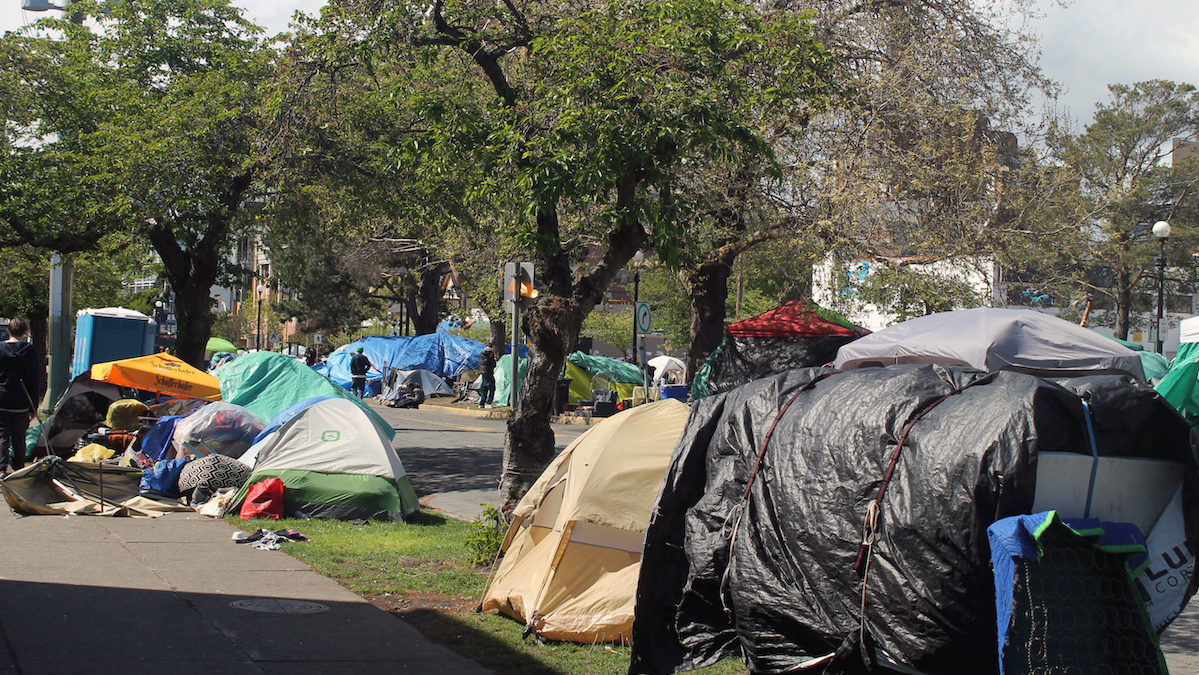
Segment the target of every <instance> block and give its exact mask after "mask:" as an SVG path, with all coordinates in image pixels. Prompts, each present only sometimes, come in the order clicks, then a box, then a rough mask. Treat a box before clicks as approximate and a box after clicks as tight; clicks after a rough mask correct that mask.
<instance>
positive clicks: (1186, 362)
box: [1146, 342, 1199, 429]
mask: <svg viewBox="0 0 1199 675" xmlns="http://www.w3.org/2000/svg"><path fill="white" fill-rule="evenodd" d="M1146 375H1148V373H1146ZM1197 388H1199V343H1195V342H1184V343H1183V344H1181V345H1179V346H1178V353H1177V354H1176V355H1175V356H1174V364H1173V365H1172V366H1170V370H1169V372H1167V373H1166V374H1165V376H1164V377H1162V379H1161V381H1160V382H1158V383H1157V386H1155V387H1154V389H1156V390H1157V393H1159V394H1161V395H1162V398H1164V399H1166V400H1167V401H1169V402H1170V405H1172V406H1174V407H1175V408H1177V409H1178V412H1180V413H1182V416H1183V417H1184V418H1186V421H1187V422H1188V423H1189V424H1190V425H1191V428H1192V429H1199V391H1196V389H1197Z"/></svg>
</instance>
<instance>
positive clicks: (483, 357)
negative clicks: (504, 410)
mask: <svg viewBox="0 0 1199 675" xmlns="http://www.w3.org/2000/svg"><path fill="white" fill-rule="evenodd" d="M479 371H480V374H481V377H482V379H481V380H480V381H479V407H480V408H490V407H491V401H492V400H493V399H494V398H495V351H494V350H493V349H492V348H491V346H490V345H488V346H487V347H484V348H483V353H482V354H479Z"/></svg>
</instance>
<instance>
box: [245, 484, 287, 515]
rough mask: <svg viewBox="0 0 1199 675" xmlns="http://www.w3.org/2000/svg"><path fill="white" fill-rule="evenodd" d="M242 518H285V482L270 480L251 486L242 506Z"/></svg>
mask: <svg viewBox="0 0 1199 675" xmlns="http://www.w3.org/2000/svg"><path fill="white" fill-rule="evenodd" d="M241 517H242V518H274V519H275V520H279V519H280V518H282V517H283V481H282V480H280V479H278V478H268V479H266V480H264V481H259V482H257V483H254V484H253V485H251V486H250V489H249V491H248V492H246V500H245V501H244V502H242V504H241Z"/></svg>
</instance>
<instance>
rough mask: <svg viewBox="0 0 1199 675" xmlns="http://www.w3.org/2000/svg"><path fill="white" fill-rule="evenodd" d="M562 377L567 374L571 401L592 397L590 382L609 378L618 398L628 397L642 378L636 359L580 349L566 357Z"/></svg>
mask: <svg viewBox="0 0 1199 675" xmlns="http://www.w3.org/2000/svg"><path fill="white" fill-rule="evenodd" d="M564 377H568V378H570V396H569V402H570V403H578V402H579V401H587V400H591V398H592V392H593V390H594V388H595V387H594V386H593V382H594V383H598V382H600V381H603V382H609V383H611V384H612V386H613V388H614V389H615V390H616V397H617V399H627V398H633V388H634V387H637V386H640V385H642V384H643V383H644V381H645V378H644V376H643V375H642V373H641V369H640V368H638V367H637V364H635V363H629V362H627V361H621V360H620V359H613V358H609V357H607V356H598V355H595V354H584V353H583V352H573V353H571V354H570V355H569V356H567V357H566V369H565V374H564ZM597 377H598V378H599V379H598V380H597Z"/></svg>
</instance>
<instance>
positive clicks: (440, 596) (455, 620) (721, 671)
mask: <svg viewBox="0 0 1199 675" xmlns="http://www.w3.org/2000/svg"><path fill="white" fill-rule="evenodd" d="M227 520H228V521H229V522H230V523H232V524H233V525H235V526H236V527H238V528H241V529H243V530H246V531H247V532H253V531H254V530H256V529H258V528H265V529H269V530H278V529H282V528H287V529H294V530H299V531H301V532H303V533H304V534H306V535H308V537H309V538H310V539H311V541H308V542H297V543H286V544H284V545H283V550H284V551H286V552H287V553H288V554H289V555H291V556H293V557H295V558H296V559H298V560H301V561H303V562H304V563H307V564H309V565H311V566H312V568H313V569H314V570H315V571H316V572H318V573H320V574H322V575H324V576H326V577H329V578H331V579H334V580H335V581H337V582H338V583H340V584H342V585H343V586H345V587H347V588H349V589H350V590H352V591H354V592H355V593H357V594H359V595H361V596H364V597H366V598H368V599H370V600H371V601H372V602H373V603H374V604H375V605H376V606H379V607H382V608H384V609H388V610H389V611H391V612H392V613H394V614H397V615H399V616H400V617H402V618H403V619H404V620H405V621H407V622H408V623H410V624H411V625H412V626H413V627H415V628H416V629H417V630H419V631H421V632H422V633H423V634H424V635H425V636H426V637H427V638H429V639H430V640H432V641H434V642H437V643H440V644H443V645H445V646H447V647H449V648H450V649H453V650H454V651H456V652H458V653H460V654H462V655H464V656H466V657H468V658H471V659H474V660H476V661H479V662H482V663H484V664H486V665H487V667H489V668H491V669H493V670H495V671H496V672H498V673H511V674H513V675H515V674H517V673H586V674H588V675H592V674H595V675H602V674H609V673H610V674H613V675H616V674H623V673H625V672H627V670H628V667H629V648H628V647H627V646H621V645H579V644H573V643H569V642H544V641H541V640H538V639H536V638H529V639H527V640H524V639H522V638H521V632H522V631H523V630H524V626H522V625H521V624H520V623H518V622H516V621H513V620H511V619H508V618H506V617H501V616H496V615H493V614H476V613H475V612H474V611H471V610H472V609H473V607H475V606H476V605H477V604H478V602H479V599H480V598H481V597H482V595H483V592H484V590H486V586H487V572H488V570H487V568H485V567H484V568H480V567H475V566H473V565H471V564H470V562H469V560H470V555H471V551H470V549H469V547H468V546H467V543H466V541H467V535H469V534H470V532H471V531H472V524H471V523H467V522H464V521H460V520H456V519H454V518H447V517H445V516H443V515H441V514H439V513H437V512H435V511H430V510H428V509H423V510H422V511H421V512H420V513H419V514H417V515H416V516H415V517H414V518H413V519H412V522H409V523H375V522H372V523H369V524H365V525H356V524H353V523H347V522H341V521H335V520H240V519H239V518H237V517H236V516H229V517H228V518H227ZM697 672H702V673H705V674H707V675H726V674H729V673H744V672H745V668H744V667H743V666H742V665H741V663H740V662H739V661H737V660H735V659H728V660H726V661H723V662H721V663H718V664H716V665H715V666H712V667H711V668H706V669H703V670H702V671H697Z"/></svg>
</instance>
